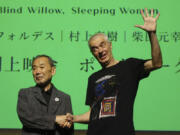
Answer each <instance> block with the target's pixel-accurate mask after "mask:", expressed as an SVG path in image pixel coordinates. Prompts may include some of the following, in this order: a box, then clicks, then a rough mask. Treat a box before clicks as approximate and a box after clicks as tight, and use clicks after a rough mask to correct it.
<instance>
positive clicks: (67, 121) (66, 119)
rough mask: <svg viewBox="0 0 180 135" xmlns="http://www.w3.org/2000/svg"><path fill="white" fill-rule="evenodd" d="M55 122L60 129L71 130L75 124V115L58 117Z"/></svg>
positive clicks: (68, 114)
mask: <svg viewBox="0 0 180 135" xmlns="http://www.w3.org/2000/svg"><path fill="white" fill-rule="evenodd" d="M55 121H56V123H57V124H58V125H59V126H60V127H63V128H65V127H67V128H70V127H71V126H72V124H73V115H72V114H70V113H67V114H66V115H57V116H56V120H55Z"/></svg>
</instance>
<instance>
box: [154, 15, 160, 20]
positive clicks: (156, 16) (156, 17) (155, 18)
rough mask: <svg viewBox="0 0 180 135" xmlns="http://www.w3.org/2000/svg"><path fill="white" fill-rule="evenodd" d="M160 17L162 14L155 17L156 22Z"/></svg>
mask: <svg viewBox="0 0 180 135" xmlns="http://www.w3.org/2000/svg"><path fill="white" fill-rule="evenodd" d="M159 16H160V13H158V14H157V16H156V17H155V19H156V21H157V20H158V18H159Z"/></svg>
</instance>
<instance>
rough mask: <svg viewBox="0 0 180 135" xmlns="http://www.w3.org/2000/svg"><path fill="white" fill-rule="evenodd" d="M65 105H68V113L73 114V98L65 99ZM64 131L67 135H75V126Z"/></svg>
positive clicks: (67, 97)
mask: <svg viewBox="0 0 180 135" xmlns="http://www.w3.org/2000/svg"><path fill="white" fill-rule="evenodd" d="M65 100H66V101H65V104H66V106H65V107H66V113H71V114H73V110H72V104H71V98H70V96H69V95H67V96H66V99H65ZM63 130H64V132H65V133H64V134H65V135H74V124H73V125H72V126H71V128H63Z"/></svg>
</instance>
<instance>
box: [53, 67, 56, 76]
mask: <svg viewBox="0 0 180 135" xmlns="http://www.w3.org/2000/svg"><path fill="white" fill-rule="evenodd" d="M55 73H56V68H55V67H52V75H55Z"/></svg>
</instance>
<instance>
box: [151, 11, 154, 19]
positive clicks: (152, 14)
mask: <svg viewBox="0 0 180 135" xmlns="http://www.w3.org/2000/svg"><path fill="white" fill-rule="evenodd" d="M153 16H154V9H151V17H153Z"/></svg>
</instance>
